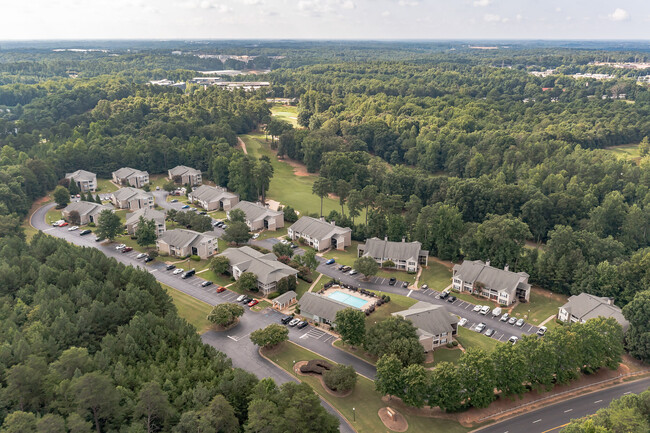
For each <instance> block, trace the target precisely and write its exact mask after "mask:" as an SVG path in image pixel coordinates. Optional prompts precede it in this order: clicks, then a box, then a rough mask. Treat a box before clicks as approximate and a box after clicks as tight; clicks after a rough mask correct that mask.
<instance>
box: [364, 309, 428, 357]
mask: <svg viewBox="0 0 650 433" xmlns="http://www.w3.org/2000/svg"><path fill="white" fill-rule="evenodd" d="M364 347H365V349H366V350H367V351H368V353H370V354H372V355H375V356H377V357H381V356H383V355H386V354H393V355H395V356H396V357H397V358H398V359H399V360H400V361H401V362H402V364H403V365H405V366H406V365H409V364H420V363H422V362H424V351H423V350H422V345H421V344H420V342H419V339H418V336H417V329H416V328H415V327H414V326H413V324H412V323H411V322H410V321H407V320H404V318H403V317H400V316H391V317H389V318H387V319H384V320H382V321H381V322H379V323H377V324H376V325H375V326H373V327H371V328H369V329H368V330H367V331H366V337H365V340H364Z"/></svg>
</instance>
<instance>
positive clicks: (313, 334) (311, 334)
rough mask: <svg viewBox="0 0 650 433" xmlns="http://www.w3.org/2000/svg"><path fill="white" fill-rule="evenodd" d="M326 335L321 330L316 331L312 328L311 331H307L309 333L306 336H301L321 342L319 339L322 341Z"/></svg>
mask: <svg viewBox="0 0 650 433" xmlns="http://www.w3.org/2000/svg"><path fill="white" fill-rule="evenodd" d="M325 334H326V333H325V332H323V331H321V330H319V329H314V328H312V329H310V330H309V331H307V332H305V333H304V334H302V335H301V336H300V338H307V337H311V338H313V339H315V340H319V339H320V338H321V337H322V336H323V335H325Z"/></svg>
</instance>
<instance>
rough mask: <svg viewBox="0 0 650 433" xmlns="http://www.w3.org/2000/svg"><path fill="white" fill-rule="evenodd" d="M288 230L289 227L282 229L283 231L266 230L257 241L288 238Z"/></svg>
mask: <svg viewBox="0 0 650 433" xmlns="http://www.w3.org/2000/svg"><path fill="white" fill-rule="evenodd" d="M288 228H289V227H288V225H287V226H286V227H282V228H281V229H277V230H276V231H271V230H264V231H263V232H261V233H260V235H259V237H258V238H257V239H258V240H260V241H261V240H264V239H269V238H279V237H281V236H286V235H287V229H288Z"/></svg>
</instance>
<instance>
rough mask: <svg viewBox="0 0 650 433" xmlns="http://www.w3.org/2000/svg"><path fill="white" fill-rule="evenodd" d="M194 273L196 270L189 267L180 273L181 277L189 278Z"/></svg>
mask: <svg viewBox="0 0 650 433" xmlns="http://www.w3.org/2000/svg"><path fill="white" fill-rule="evenodd" d="M194 274H196V271H195V270H194V269H190V270H189V271H186V272H185V273H184V274H183V275H181V277H182V278H190V277H191V276H193V275H194Z"/></svg>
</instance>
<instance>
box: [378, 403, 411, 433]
mask: <svg viewBox="0 0 650 433" xmlns="http://www.w3.org/2000/svg"><path fill="white" fill-rule="evenodd" d="M390 412H392V416H391V413H389V408H387V407H382V408H381V409H379V412H377V413H378V415H379V418H380V419H381V422H383V423H384V425H385V426H386V427H388V428H389V429H391V430H393V431H399V432H404V431H406V430H408V428H409V424H408V422H406V418H404V416H403V415H402V414H401V413H399V412H397V411H396V410H395V409H393V408H390Z"/></svg>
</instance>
